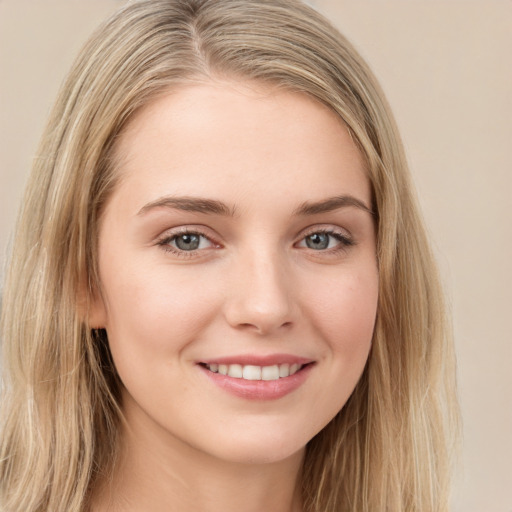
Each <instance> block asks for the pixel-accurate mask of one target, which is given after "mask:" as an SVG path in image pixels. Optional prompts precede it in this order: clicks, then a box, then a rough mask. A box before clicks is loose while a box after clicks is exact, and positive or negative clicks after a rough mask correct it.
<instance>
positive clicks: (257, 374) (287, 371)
mask: <svg viewBox="0 0 512 512" xmlns="http://www.w3.org/2000/svg"><path fill="white" fill-rule="evenodd" d="M302 366H303V365H301V364H297V363H294V364H291V365H290V364H288V363H284V364H279V365H277V364H274V365H272V366H255V365H251V364H247V365H245V366H244V365H241V364H217V363H211V364H207V365H206V367H207V368H208V369H209V370H210V371H211V372H214V373H220V374H221V375H227V376H229V377H233V378H235V379H245V380H278V379H282V378H285V377H289V376H290V375H294V374H295V373H297V372H298V371H299V370H300V369H301V368H302Z"/></svg>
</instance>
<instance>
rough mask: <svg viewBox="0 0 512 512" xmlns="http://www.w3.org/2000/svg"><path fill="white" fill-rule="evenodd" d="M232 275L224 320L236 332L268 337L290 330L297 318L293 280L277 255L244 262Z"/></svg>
mask: <svg viewBox="0 0 512 512" xmlns="http://www.w3.org/2000/svg"><path fill="white" fill-rule="evenodd" d="M241 260H243V261H241V262H240V263H239V264H238V265H235V266H234V268H233V272H232V273H230V284H229V286H228V288H229V291H228V294H227V296H226V302H225V307H224V310H225V318H226V320H227V322H228V323H229V324H230V325H231V326H232V327H233V328H236V329H243V330H247V331H252V332H254V333H257V334H260V335H268V334H272V333H275V332H278V331H279V330H281V329H284V328H289V327H291V326H292V325H293V323H294V322H295V321H296V318H297V311H298V307H297V304H296V302H295V300H294V294H293V290H292V289H293V279H292V277H291V275H290V272H289V270H287V268H286V262H284V261H279V258H278V257H277V255H261V254H260V255H252V256H250V257H247V258H241Z"/></svg>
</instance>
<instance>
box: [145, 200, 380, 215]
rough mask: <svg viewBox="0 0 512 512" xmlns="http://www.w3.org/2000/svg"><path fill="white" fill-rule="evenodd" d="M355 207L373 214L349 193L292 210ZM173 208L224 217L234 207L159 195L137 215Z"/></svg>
mask: <svg viewBox="0 0 512 512" xmlns="http://www.w3.org/2000/svg"><path fill="white" fill-rule="evenodd" d="M350 206H351V207H355V208H359V209H360V210H363V211H365V212H368V213H369V214H370V215H375V214H374V212H373V211H372V210H371V208H369V207H368V206H367V205H366V204H365V203H364V202H363V201H361V200H359V199H357V198H355V197H354V196H351V195H342V196H335V197H330V198H328V199H323V200H322V201H317V202H308V201H306V202H304V203H302V204H301V205H300V206H299V207H298V208H297V209H296V210H295V211H294V212H293V214H294V215H299V216H308V215H318V214H321V213H328V212H332V211H334V210H338V209H340V208H347V207H350ZM162 207H164V208H173V209H175V210H182V211H186V212H196V213H208V214H213V215H222V216H225V217H234V216H235V213H236V208H234V207H233V208H230V207H229V206H228V205H226V204H225V203H223V202H222V201H217V200H215V199H206V198H201V197H173V196H169V197H161V198H159V199H157V200H155V201H152V202H150V203H148V204H146V205H144V206H143V207H142V208H141V209H140V210H139V212H138V213H137V215H144V214H145V213H147V212H149V211H151V210H153V209H155V208H162Z"/></svg>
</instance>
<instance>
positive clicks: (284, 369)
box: [279, 363, 290, 377]
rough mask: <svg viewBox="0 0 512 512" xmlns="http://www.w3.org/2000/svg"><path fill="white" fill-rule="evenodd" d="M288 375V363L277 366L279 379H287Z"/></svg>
mask: <svg viewBox="0 0 512 512" xmlns="http://www.w3.org/2000/svg"><path fill="white" fill-rule="evenodd" d="M288 375H290V365H289V364H288V363H285V364H280V365H279V377H288Z"/></svg>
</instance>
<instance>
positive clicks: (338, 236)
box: [157, 228, 355, 258]
mask: <svg viewBox="0 0 512 512" xmlns="http://www.w3.org/2000/svg"><path fill="white" fill-rule="evenodd" d="M183 235H196V236H199V237H203V238H205V239H207V240H208V241H209V242H210V243H211V244H212V246H213V247H215V246H217V247H219V244H217V243H216V242H215V241H214V240H212V238H211V237H210V236H209V235H207V234H206V233H204V232H203V231H201V230H200V229H197V228H194V229H190V228H183V229H181V230H179V231H178V232H174V233H173V234H172V235H170V236H169V235H168V236H164V237H163V238H161V239H160V240H158V241H157V245H158V246H160V247H162V249H163V250H164V251H165V252H169V253H171V254H173V255H175V256H177V257H179V258H193V257H196V256H197V253H198V252H200V251H202V250H203V249H193V250H191V251H185V250H182V249H178V248H176V247H173V246H172V245H170V244H171V242H173V241H174V240H176V239H177V238H179V237H180V236H183ZM313 235H328V236H330V237H332V238H334V239H335V240H337V241H338V242H339V244H338V245H337V246H336V247H334V248H330V249H325V250H314V249H311V248H310V250H312V251H313V252H318V253H323V254H330V255H336V254H338V253H339V252H342V251H346V250H347V249H348V248H349V247H351V246H353V245H355V242H354V240H353V239H352V238H350V237H349V236H347V235H345V234H343V233H340V232H339V231H335V230H332V229H315V230H314V231H311V232H309V233H306V234H305V235H303V236H302V237H301V239H300V240H299V242H302V241H304V240H306V238H308V237H310V236H313ZM296 243H298V242H296ZM294 245H296V244H294Z"/></svg>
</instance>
